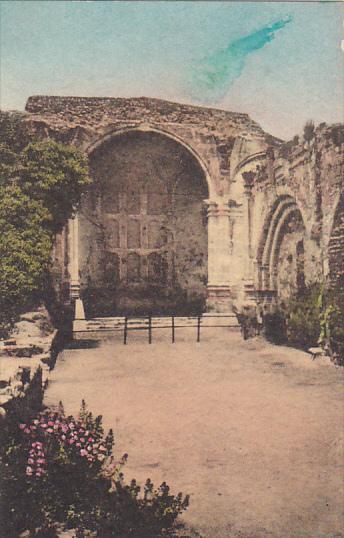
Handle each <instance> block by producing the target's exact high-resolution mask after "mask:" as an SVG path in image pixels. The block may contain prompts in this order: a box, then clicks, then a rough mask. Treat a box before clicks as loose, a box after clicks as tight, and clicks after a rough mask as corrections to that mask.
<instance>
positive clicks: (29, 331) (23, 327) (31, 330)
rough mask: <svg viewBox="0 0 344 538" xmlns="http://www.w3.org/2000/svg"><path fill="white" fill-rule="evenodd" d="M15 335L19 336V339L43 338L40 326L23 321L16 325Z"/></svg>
mask: <svg viewBox="0 0 344 538" xmlns="http://www.w3.org/2000/svg"><path fill="white" fill-rule="evenodd" d="M13 334H15V335H18V337H19V338H23V337H25V338H28V337H30V336H34V337H39V336H42V331H41V329H40V326H39V325H38V324H36V323H32V322H31V321H26V320H23V321H18V322H17V323H16V324H15V326H14V329H13Z"/></svg>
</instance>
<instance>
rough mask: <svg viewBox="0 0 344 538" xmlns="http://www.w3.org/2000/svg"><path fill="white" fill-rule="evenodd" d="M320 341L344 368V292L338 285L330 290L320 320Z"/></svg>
mask: <svg viewBox="0 0 344 538" xmlns="http://www.w3.org/2000/svg"><path fill="white" fill-rule="evenodd" d="M320 324H321V333H320V340H321V342H322V344H323V345H324V346H325V347H326V349H327V350H328V351H329V353H330V355H331V356H332V358H333V359H334V360H335V362H336V363H337V364H339V365H341V366H344V291H343V288H342V286H340V285H337V286H334V287H333V288H332V289H330V290H328V292H327V293H326V296H325V300H324V306H323V310H322V314H321V318H320Z"/></svg>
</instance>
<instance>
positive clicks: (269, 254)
mask: <svg viewBox="0 0 344 538" xmlns="http://www.w3.org/2000/svg"><path fill="white" fill-rule="evenodd" d="M304 259H305V226H304V221H303V217H302V214H301V211H300V209H299V207H298V205H297V203H296V201H295V199H294V198H293V197H292V196H289V195H284V196H281V197H279V198H278V199H277V200H276V202H275V203H274V205H273V207H272V209H271V210H270V211H269V213H268V215H267V217H266V220H265V224H264V227H263V232H262V236H261V240H260V244H259V247H258V252H257V269H258V275H257V281H258V291H259V292H260V294H261V295H262V296H263V298H265V299H268V298H269V299H271V298H276V297H278V298H279V299H287V298H288V297H289V296H290V295H291V294H292V293H294V292H295V291H300V290H301V289H302V288H303V287H304V286H305V262H304Z"/></svg>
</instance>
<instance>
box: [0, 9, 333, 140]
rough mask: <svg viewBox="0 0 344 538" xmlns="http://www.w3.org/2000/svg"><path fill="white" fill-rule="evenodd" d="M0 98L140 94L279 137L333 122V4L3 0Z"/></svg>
mask: <svg viewBox="0 0 344 538" xmlns="http://www.w3.org/2000/svg"><path fill="white" fill-rule="evenodd" d="M0 5H1V31H0V39H1V71H0V85H1V86H0V87H1V94H0V104H1V107H2V108H3V109H19V110H21V109H23V108H24V106H25V102H26V99H27V98H28V96H30V95H35V94H51V95H88V96H92V95H98V96H123V97H126V96H141V95H145V96H151V97H160V98H164V99H169V100H174V101H181V102H186V103H194V104H200V105H202V104H206V105H207V106H215V107H218V108H224V109H228V110H234V111H240V112H248V113H249V114H250V115H251V117H252V118H254V119H255V120H256V121H258V122H259V123H260V124H261V125H262V127H263V128H264V129H265V130H267V131H268V132H271V133H272V134H274V135H276V136H280V137H282V138H289V137H292V136H293V135H294V134H296V133H297V132H300V131H301V130H302V127H303V125H304V123H305V122H306V121H307V120H309V119H313V120H314V121H315V122H316V123H318V122H321V121H327V122H329V123H331V122H336V121H343V53H342V52H341V50H340V42H341V40H342V39H343V35H342V34H343V25H342V20H343V18H344V17H343V4H342V5H340V3H333V2H326V1H325V2H324V1H323V2H297V3H296V2H293V3H292V2H214V1H213V2H211V1H209V2H182V1H180V2H172V1H169V2H158V1H152V2H149V1H146V2H124V1H121V2H112V1H107V2H103V1H100V0H97V1H81V2H78V1H75V2H72V1H66V2H65V1H58V2H57V1H37V2H36V1H32V0H31V1H2V2H0Z"/></svg>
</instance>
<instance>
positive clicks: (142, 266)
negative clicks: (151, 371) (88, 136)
mask: <svg viewBox="0 0 344 538" xmlns="http://www.w3.org/2000/svg"><path fill="white" fill-rule="evenodd" d="M90 167H91V173H92V176H93V186H92V188H91V189H90V190H89V192H88V193H87V194H86V195H85V196H84V198H83V200H82V203H81V207H80V212H79V219H80V247H79V257H80V261H79V263H80V284H81V296H82V298H83V299H84V304H85V308H86V316H87V317H96V316H102V315H125V314H126V315H133V314H136V315H147V314H155V315H158V314H164V313H179V314H181V313H183V314H186V313H193V312H200V311H202V309H203V304H204V302H205V299H206V283H207V226H206V221H205V208H204V206H203V200H204V199H206V198H207V197H208V188H207V182H206V178H205V174H204V171H203V169H202V167H201V165H200V163H199V162H198V161H197V159H196V158H195V156H194V155H192V154H191V152H190V151H188V149H186V148H185V147H184V146H183V145H182V144H180V143H178V142H177V141H175V140H173V139H171V138H169V137H167V136H165V135H164V134H161V133H158V132H150V131H148V132H142V131H136V130H131V131H128V132H126V133H122V134H119V135H116V136H113V137H112V138H110V139H108V140H106V141H105V142H104V143H103V144H101V145H100V146H99V147H97V148H96V149H95V150H94V151H93V152H92V154H91V155H90Z"/></svg>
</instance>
